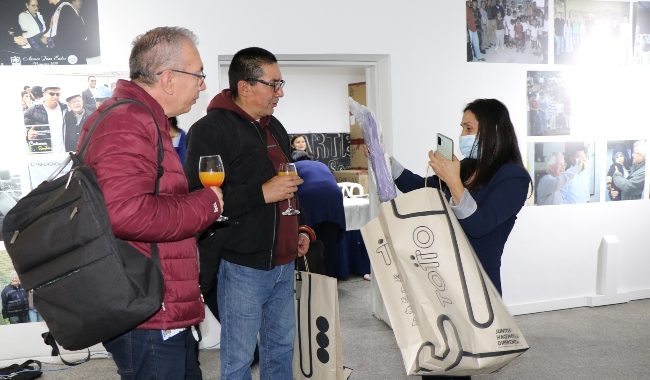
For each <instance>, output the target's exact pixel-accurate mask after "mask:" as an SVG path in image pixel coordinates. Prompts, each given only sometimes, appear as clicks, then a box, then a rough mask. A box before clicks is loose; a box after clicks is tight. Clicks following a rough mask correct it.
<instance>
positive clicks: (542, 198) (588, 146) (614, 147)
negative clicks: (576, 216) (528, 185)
mask: <svg viewBox="0 0 650 380" xmlns="http://www.w3.org/2000/svg"><path fill="white" fill-rule="evenodd" d="M574 74H575V73H572V72H559V71H529V72H528V76H527V85H526V100H527V137H528V138H527V140H528V144H527V152H528V155H527V162H526V166H527V167H528V170H529V173H530V176H531V178H532V179H533V185H534V194H533V197H531V200H530V201H529V203H528V204H529V205H530V204H535V205H538V206H542V205H560V204H574V203H596V202H612V201H621V200H635V199H643V197H644V194H646V193H645V192H644V188H645V181H646V180H645V157H646V138H645V136H646V134H644V133H643V131H642V130H641V129H637V131H639V132H641V135H639V137H638V138H636V139H627V140H613V139H609V138H605V139H595V138H594V137H593V136H595V135H598V134H597V133H596V131H595V130H591V131H590V130H585V128H580V124H589V125H591V126H592V128H594V127H593V126H594V125H595V123H591V122H589V123H585V118H584V115H580V113H583V112H584V108H585V107H582V109H581V110H580V112H578V113H577V114H576V113H575V112H574V111H575V109H574V107H573V104H574V102H576V101H577V100H576V99H575V97H576V96H578V95H576V94H579V96H580V97H582V98H586V97H588V96H589V95H588V93H586V92H584V91H573V90H572V88H573V87H575V86H577V85H576V84H574V83H573V82H574V80H572V79H573V78H572V77H573V76H574ZM578 82H579V81H578ZM582 100H583V106H584V105H585V104H586V106H587V107H589V106H590V105H592V106H593V104H590V103H589V99H582ZM589 108H591V107H589ZM593 108H594V109H597V108H598V106H595V107H593ZM614 109H615V107H611V108H610V109H609V110H607V111H611V110H614ZM604 114H605V112H604V113H603V114H602V115H604ZM602 115H601V116H602ZM580 116H583V117H582V118H580ZM603 117H604V116H603ZM614 118H615V116H614ZM608 123H609V120H607V121H604V122H603V124H604V125H607V124H608ZM598 128H600V127H598ZM604 130H605V134H606V136H610V135H614V136H615V135H616V132H617V130H616V129H614V128H604ZM586 136H591V137H590V138H589V139H582V138H584V137H586Z"/></svg>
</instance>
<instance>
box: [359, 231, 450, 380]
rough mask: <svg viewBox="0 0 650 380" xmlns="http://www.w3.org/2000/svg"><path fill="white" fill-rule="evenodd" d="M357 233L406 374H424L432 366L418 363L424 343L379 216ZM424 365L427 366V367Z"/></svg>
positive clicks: (427, 372) (433, 367)
mask: <svg viewBox="0 0 650 380" xmlns="http://www.w3.org/2000/svg"><path fill="white" fill-rule="evenodd" d="M361 235H362V236H363V240H364V242H365V244H366V249H367V250H368V257H369V258H370V264H371V265H372V270H373V278H374V281H376V282H377V285H378V286H379V291H380V292H381V295H382V298H383V300H384V306H385V307H386V312H387V313H388V319H390V324H391V326H392V328H393V332H394V333H395V339H396V340H397V346H398V347H399V349H400V351H401V353H402V360H403V361H404V367H405V368H406V374H407V375H427V374H430V370H433V369H436V368H437V367H436V366H429V365H428V364H427V363H426V362H424V363H420V361H419V359H418V354H419V352H420V349H421V347H422V346H423V344H424V342H425V341H424V339H423V337H422V334H420V328H419V327H418V324H417V321H416V320H415V316H414V315H413V310H412V308H411V304H410V303H409V299H408V297H407V296H406V292H405V290H404V286H403V284H402V279H401V277H400V275H399V273H398V272H397V266H396V265H395V258H394V257H393V253H392V252H391V250H390V248H389V247H388V242H387V239H386V237H385V236H384V232H383V230H382V228H381V224H380V223H379V220H377V219H373V220H371V221H370V222H369V223H368V224H366V225H365V226H364V227H363V228H361ZM427 368H428V369H427Z"/></svg>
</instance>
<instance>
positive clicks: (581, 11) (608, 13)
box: [552, 0, 634, 65]
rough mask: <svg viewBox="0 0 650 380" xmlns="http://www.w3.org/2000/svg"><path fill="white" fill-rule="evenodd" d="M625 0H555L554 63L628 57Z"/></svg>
mask: <svg viewBox="0 0 650 380" xmlns="http://www.w3.org/2000/svg"><path fill="white" fill-rule="evenodd" d="M630 7H631V3H629V2H619V1H586V0H567V1H556V2H555V15H554V17H553V28H552V32H553V36H554V38H553V46H554V54H555V63H560V64H570V65H593V64H598V65H600V64H603V63H605V64H620V65H626V64H628V63H630V62H631V59H632V37H633V36H634V34H633V30H632V20H630V16H629V15H630Z"/></svg>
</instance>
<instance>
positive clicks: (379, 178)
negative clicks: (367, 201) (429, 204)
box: [348, 98, 397, 202]
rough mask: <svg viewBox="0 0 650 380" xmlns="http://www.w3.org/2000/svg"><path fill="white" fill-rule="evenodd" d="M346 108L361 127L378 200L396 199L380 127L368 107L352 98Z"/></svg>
mask: <svg viewBox="0 0 650 380" xmlns="http://www.w3.org/2000/svg"><path fill="white" fill-rule="evenodd" d="M348 108H349V109H350V112H351V113H352V115H354V117H355V118H356V119H357V120H358V121H359V125H361V133H362V134H363V139H364V140H365V142H366V146H367V147H368V151H369V152H370V156H369V157H368V159H369V161H370V173H371V175H370V177H371V178H372V180H374V181H375V183H376V184H377V189H378V191H379V200H380V201H382V202H387V201H389V200H391V199H394V198H395V197H397V191H396V190H395V182H393V177H392V175H391V172H390V165H389V160H388V155H387V154H386V150H385V148H384V137H383V133H382V131H381V126H380V125H379V123H378V122H377V119H376V118H375V114H373V113H372V111H371V110H370V109H368V107H365V106H362V105H361V104H359V103H357V102H355V101H354V100H353V99H352V98H348Z"/></svg>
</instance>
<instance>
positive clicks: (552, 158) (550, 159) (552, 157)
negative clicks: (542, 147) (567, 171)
mask: <svg viewBox="0 0 650 380" xmlns="http://www.w3.org/2000/svg"><path fill="white" fill-rule="evenodd" d="M563 157H564V154H562V153H560V152H551V153H549V154H547V155H546V158H544V161H546V171H548V170H549V169H550V168H551V165H554V164H555V163H556V162H557V160H558V159H559V158H563Z"/></svg>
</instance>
